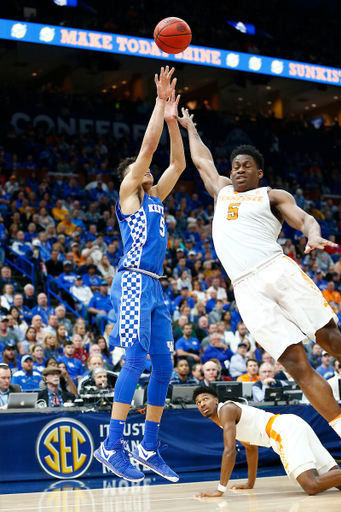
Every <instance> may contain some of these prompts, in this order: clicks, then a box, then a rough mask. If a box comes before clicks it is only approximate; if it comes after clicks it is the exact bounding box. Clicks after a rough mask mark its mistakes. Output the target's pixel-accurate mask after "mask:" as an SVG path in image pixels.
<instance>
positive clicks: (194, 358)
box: [175, 323, 201, 368]
mask: <svg viewBox="0 0 341 512" xmlns="http://www.w3.org/2000/svg"><path fill="white" fill-rule="evenodd" d="M175 350H176V355H177V357H178V358H179V359H187V362H188V364H189V366H190V368H191V367H192V366H193V364H194V363H195V362H196V363H199V362H200V352H201V345H200V342H199V340H198V338H193V337H192V325H191V324H190V323H186V324H185V325H184V326H183V327H182V337H181V338H179V339H178V341H177V342H176V343H175Z"/></svg>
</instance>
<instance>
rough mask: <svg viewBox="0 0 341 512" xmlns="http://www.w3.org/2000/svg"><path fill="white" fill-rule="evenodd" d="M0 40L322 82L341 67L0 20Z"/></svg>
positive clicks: (339, 74) (336, 80) (334, 79)
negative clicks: (169, 49)
mask: <svg viewBox="0 0 341 512" xmlns="http://www.w3.org/2000/svg"><path fill="white" fill-rule="evenodd" d="M0 39H7V40H11V41H22V42H27V43H36V44H43V45H53V46H63V47H66V48H78V49H82V50H95V51H100V52H110V53H115V54H119V55H132V56H135V57H147V58H149V59H159V60H163V61H165V60H167V61H171V62H175V63H176V62H177V61H180V62H186V63H189V64H197V65H201V66H210V67H215V68H221V69H232V70H236V71H248V72H252V73H259V74H263V75H269V76H277V77H285V78H293V79H295V80H305V81H308V82H316V83H323V84H326V85H327V84H330V85H338V86H340V85H341V69H338V68H331V67H324V66H316V65H313V64H308V63H305V62H295V61H290V60H285V59H273V58H271V57H265V56H262V55H251V54H248V53H240V52H231V51H228V50H219V49H217V48H206V47H203V46H193V45H191V46H189V47H188V48H187V50H185V51H184V52H182V53H179V54H177V55H168V54H167V53H164V52H162V51H161V50H159V49H158V48H157V46H156V45H155V43H154V41H153V40H152V39H145V38H138V37H130V36H124V35H120V34H110V33H107V32H93V31H90V30H78V29H74V28H68V27H61V26H53V25H49V26H47V25H41V24H38V23H24V22H17V21H13V20H4V19H0Z"/></svg>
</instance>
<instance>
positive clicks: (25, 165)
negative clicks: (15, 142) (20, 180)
mask: <svg viewBox="0 0 341 512" xmlns="http://www.w3.org/2000/svg"><path fill="white" fill-rule="evenodd" d="M23 169H31V170H32V169H33V170H34V171H36V170H37V169H38V167H37V164H35V163H34V162H33V156H32V155H28V156H27V159H26V161H25V162H24V163H23Z"/></svg>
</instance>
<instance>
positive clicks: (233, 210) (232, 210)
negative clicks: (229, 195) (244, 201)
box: [227, 203, 240, 220]
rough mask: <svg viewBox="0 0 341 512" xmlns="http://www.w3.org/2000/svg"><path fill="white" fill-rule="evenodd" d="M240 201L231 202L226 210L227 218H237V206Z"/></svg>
mask: <svg viewBox="0 0 341 512" xmlns="http://www.w3.org/2000/svg"><path fill="white" fill-rule="evenodd" d="M239 206H240V203H231V204H230V206H229V209H228V212H227V220H236V219H238V208H239Z"/></svg>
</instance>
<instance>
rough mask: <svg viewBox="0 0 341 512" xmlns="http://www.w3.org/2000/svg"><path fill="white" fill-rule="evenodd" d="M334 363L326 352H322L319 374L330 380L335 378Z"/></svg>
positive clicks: (317, 369)
mask: <svg viewBox="0 0 341 512" xmlns="http://www.w3.org/2000/svg"><path fill="white" fill-rule="evenodd" d="M331 363H332V357H331V355H330V354H328V352H326V351H325V350H323V351H322V355H321V364H320V366H318V367H317V368H316V371H317V373H319V374H320V375H322V377H324V378H325V379H329V378H330V377H333V376H334V368H333V365H332V364H331Z"/></svg>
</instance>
